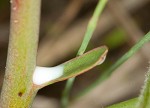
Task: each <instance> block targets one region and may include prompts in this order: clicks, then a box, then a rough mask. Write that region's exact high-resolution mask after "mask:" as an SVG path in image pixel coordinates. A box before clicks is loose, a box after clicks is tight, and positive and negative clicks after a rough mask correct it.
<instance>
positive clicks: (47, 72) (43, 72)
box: [33, 46, 108, 87]
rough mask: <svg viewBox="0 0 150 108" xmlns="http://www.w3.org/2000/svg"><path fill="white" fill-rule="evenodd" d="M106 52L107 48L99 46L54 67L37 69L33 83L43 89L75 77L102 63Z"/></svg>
mask: <svg viewBox="0 0 150 108" xmlns="http://www.w3.org/2000/svg"><path fill="white" fill-rule="evenodd" d="M107 52H108V48H107V47H106V46H101V47H98V48H95V49H93V50H91V51H89V52H87V53H85V54H83V55H82V56H79V57H76V58H74V59H72V60H69V61H67V62H65V63H63V64H61V65H58V66H56V67H50V68H46V67H37V68H36V69H35V72H34V74H33V83H34V84H35V85H37V86H40V87H44V86H46V85H48V84H52V83H55V82H58V81H62V80H65V79H68V78H70V77H75V76H77V75H79V74H82V73H84V72H86V71H87V70H89V69H91V68H93V67H95V66H97V65H100V64H101V63H103V62H104V60H105V57H106V54H107Z"/></svg>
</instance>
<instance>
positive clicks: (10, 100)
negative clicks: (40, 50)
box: [0, 0, 41, 108]
mask: <svg viewBox="0 0 150 108" xmlns="http://www.w3.org/2000/svg"><path fill="white" fill-rule="evenodd" d="M40 4H41V0H11V27H10V28H11V29H10V39H9V48H8V58H7V65H6V73H5V77H4V83H3V88H2V93H1V106H0V107H1V108H30V107H31V104H32V101H33V99H34V97H35V95H36V92H37V88H36V87H35V86H34V85H33V83H32V75H33V72H34V69H35V65H36V53H37V44H38V34H39V18H40Z"/></svg>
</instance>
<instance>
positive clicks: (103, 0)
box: [61, 0, 108, 108]
mask: <svg viewBox="0 0 150 108" xmlns="http://www.w3.org/2000/svg"><path fill="white" fill-rule="evenodd" d="M107 1H108V0H99V2H98V4H97V6H96V9H95V11H94V14H93V16H92V18H91V19H90V21H89V24H88V26H87V30H86V33H85V36H84V39H83V42H82V44H81V47H80V48H79V51H78V53H77V56H79V55H82V54H83V53H84V52H85V50H86V48H87V46H88V43H89V41H90V39H91V37H92V35H93V32H94V30H95V28H96V26H97V22H98V19H99V16H100V15H101V13H102V11H103V9H104V7H105V5H106V3H107ZM74 81H75V78H70V79H69V80H67V83H66V86H65V89H64V91H63V94H62V100H61V104H62V107H63V108H66V107H67V106H68V103H69V94H70V91H71V88H72V86H73V83H74Z"/></svg>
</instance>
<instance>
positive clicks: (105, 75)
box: [76, 32, 150, 98]
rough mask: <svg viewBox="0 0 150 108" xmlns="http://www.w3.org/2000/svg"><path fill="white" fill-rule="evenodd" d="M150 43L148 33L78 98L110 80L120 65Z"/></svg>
mask: <svg viewBox="0 0 150 108" xmlns="http://www.w3.org/2000/svg"><path fill="white" fill-rule="evenodd" d="M148 41H150V32H148V33H147V34H146V35H145V36H144V37H143V38H142V39H141V40H140V41H139V42H138V43H137V44H135V45H134V46H133V47H132V48H131V49H130V50H129V51H128V52H127V53H125V54H124V55H123V56H122V57H121V58H120V59H119V60H118V61H117V62H116V63H115V64H114V65H112V66H111V67H110V68H108V69H107V70H106V71H104V72H103V74H102V75H101V76H100V77H99V78H98V79H97V80H96V81H95V82H94V83H93V84H92V85H90V86H89V87H88V88H86V89H85V90H83V91H81V92H80V93H79V94H78V95H77V97H76V98H78V97H80V96H83V95H85V94H86V93H88V92H89V91H91V90H92V89H94V88H95V87H96V86H97V85H99V84H100V83H102V82H103V81H104V80H106V79H107V78H109V76H110V75H111V74H112V73H113V72H114V70H116V69H117V68H118V67H119V66H120V65H122V64H123V63H124V62H125V61H127V60H128V59H129V58H130V57H131V56H133V55H134V54H135V53H136V52H137V51H138V50H139V49H140V48H141V47H142V46H143V45H144V44H145V43H147V42H148Z"/></svg>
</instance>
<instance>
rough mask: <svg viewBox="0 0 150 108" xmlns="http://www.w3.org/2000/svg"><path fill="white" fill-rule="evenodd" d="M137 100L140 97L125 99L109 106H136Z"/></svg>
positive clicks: (120, 107) (122, 107) (111, 107)
mask: <svg viewBox="0 0 150 108" xmlns="http://www.w3.org/2000/svg"><path fill="white" fill-rule="evenodd" d="M137 101H138V98H134V99H130V100H128V101H125V102H121V103H118V104H114V105H112V106H109V107H107V108H136V104H137Z"/></svg>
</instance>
